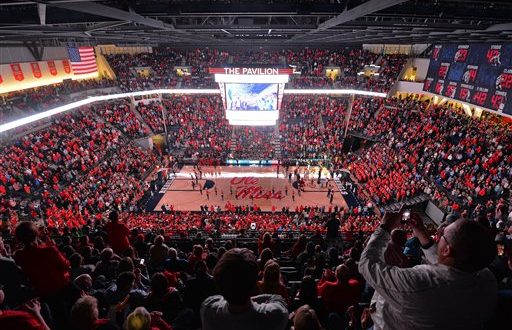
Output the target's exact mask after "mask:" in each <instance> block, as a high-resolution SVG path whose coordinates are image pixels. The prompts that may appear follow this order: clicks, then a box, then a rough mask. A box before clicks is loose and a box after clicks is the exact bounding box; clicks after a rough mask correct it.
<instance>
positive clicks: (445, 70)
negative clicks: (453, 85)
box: [438, 63, 450, 79]
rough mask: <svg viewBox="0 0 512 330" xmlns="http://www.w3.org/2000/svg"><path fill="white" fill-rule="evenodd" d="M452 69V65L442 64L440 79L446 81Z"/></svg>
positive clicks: (439, 73)
mask: <svg viewBox="0 0 512 330" xmlns="http://www.w3.org/2000/svg"><path fill="white" fill-rule="evenodd" d="M449 69H450V63H441V66H440V67H439V71H438V77H439V79H446V75H447V74H448V70H449Z"/></svg>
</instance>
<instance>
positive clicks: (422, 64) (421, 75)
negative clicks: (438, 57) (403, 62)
mask: <svg viewBox="0 0 512 330" xmlns="http://www.w3.org/2000/svg"><path fill="white" fill-rule="evenodd" d="M429 64H430V59H428V58H413V59H412V66H415V67H416V81H424V80H425V78H426V77H427V71H428V66H429Z"/></svg>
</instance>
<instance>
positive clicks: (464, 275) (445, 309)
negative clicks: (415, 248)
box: [359, 212, 497, 329]
mask: <svg viewBox="0 0 512 330" xmlns="http://www.w3.org/2000/svg"><path fill="white" fill-rule="evenodd" d="M401 219H402V214H401V212H397V213H386V215H384V217H383V220H382V225H381V227H380V228H379V229H377V230H376V231H375V233H374V234H373V235H372V237H371V239H370V241H369V242H368V244H367V246H366V248H365V249H364V251H363V254H362V255H361V260H360V262H359V271H360V272H361V274H362V275H363V276H364V278H365V279H366V281H367V282H368V284H369V285H371V286H372V287H373V288H374V289H375V291H376V292H378V293H379V294H380V295H382V297H383V298H384V300H385V302H386V306H387V308H385V309H383V310H377V311H376V312H375V313H376V314H377V316H378V317H377V318H373V319H374V321H375V320H377V321H381V323H380V324H376V327H377V328H382V327H385V328H390V329H399V328H400V329H402V328H404V327H406V328H414V329H427V328H432V327H434V328H437V329H454V328H459V329H481V328H482V327H483V325H484V322H486V321H487V320H489V319H490V318H491V316H492V314H493V310H494V307H495V304H496V297H497V284H496V279H495V278H494V276H493V275H492V273H491V272H490V271H489V270H488V269H487V268H486V267H487V266H489V264H490V263H491V262H492V261H493V259H494V258H495V256H496V246H495V245H494V242H493V239H492V237H490V236H489V234H488V232H487V230H486V229H485V228H484V227H483V226H482V225H480V224H479V223H478V222H476V221H467V220H457V221H455V222H454V223H452V224H450V225H449V226H447V227H446V229H444V232H443V234H442V235H441V238H440V240H439V242H438V243H437V244H435V243H434V242H433V241H432V240H431V239H430V237H429V235H428V233H427V230H426V228H425V226H424V225H423V222H422V220H421V218H420V217H419V216H417V215H416V214H414V213H413V214H412V215H411V220H410V221H409V223H410V225H411V227H412V229H413V234H414V236H416V237H417V238H418V239H419V241H420V243H421V245H422V248H423V252H424V253H425V257H426V258H427V260H428V261H429V262H430V263H431V264H430V265H421V266H416V267H414V268H405V269H404V268H398V267H391V266H389V265H387V264H386V261H385V260H384V258H383V255H384V250H385V248H386V246H387V244H388V242H389V238H390V232H391V231H392V230H393V229H395V228H396V227H398V226H399V225H400V220H401ZM474 297H478V299H474ZM468 302H471V303H468Z"/></svg>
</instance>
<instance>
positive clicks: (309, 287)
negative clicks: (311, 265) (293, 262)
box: [290, 276, 326, 320]
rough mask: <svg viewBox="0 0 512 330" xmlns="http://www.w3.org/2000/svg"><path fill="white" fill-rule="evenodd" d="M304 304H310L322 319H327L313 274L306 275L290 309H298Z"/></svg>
mask: <svg viewBox="0 0 512 330" xmlns="http://www.w3.org/2000/svg"><path fill="white" fill-rule="evenodd" d="M303 305H308V306H309V307H310V308H312V309H314V310H315V312H316V315H318V316H319V318H320V319H321V320H325V317H326V313H325V305H324V303H323V301H322V300H321V299H320V298H319V297H318V289H317V286H316V282H315V279H314V278H313V277H311V276H305V277H304V278H303V279H302V281H301V283H300V288H299V292H298V293H297V296H296V297H295V299H294V300H293V301H292V304H291V308H290V309H291V310H297V309H298V308H299V307H301V306H303Z"/></svg>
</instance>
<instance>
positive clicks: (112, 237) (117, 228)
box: [106, 222, 130, 253]
mask: <svg viewBox="0 0 512 330" xmlns="http://www.w3.org/2000/svg"><path fill="white" fill-rule="evenodd" d="M106 230H107V234H108V242H109V244H110V246H111V247H112V250H114V252H115V253H123V252H124V251H126V250H127V249H128V248H129V247H130V241H129V240H128V237H129V236H130V230H129V229H128V227H126V225H125V224H123V223H113V222H109V223H108V224H107V226H106Z"/></svg>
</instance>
